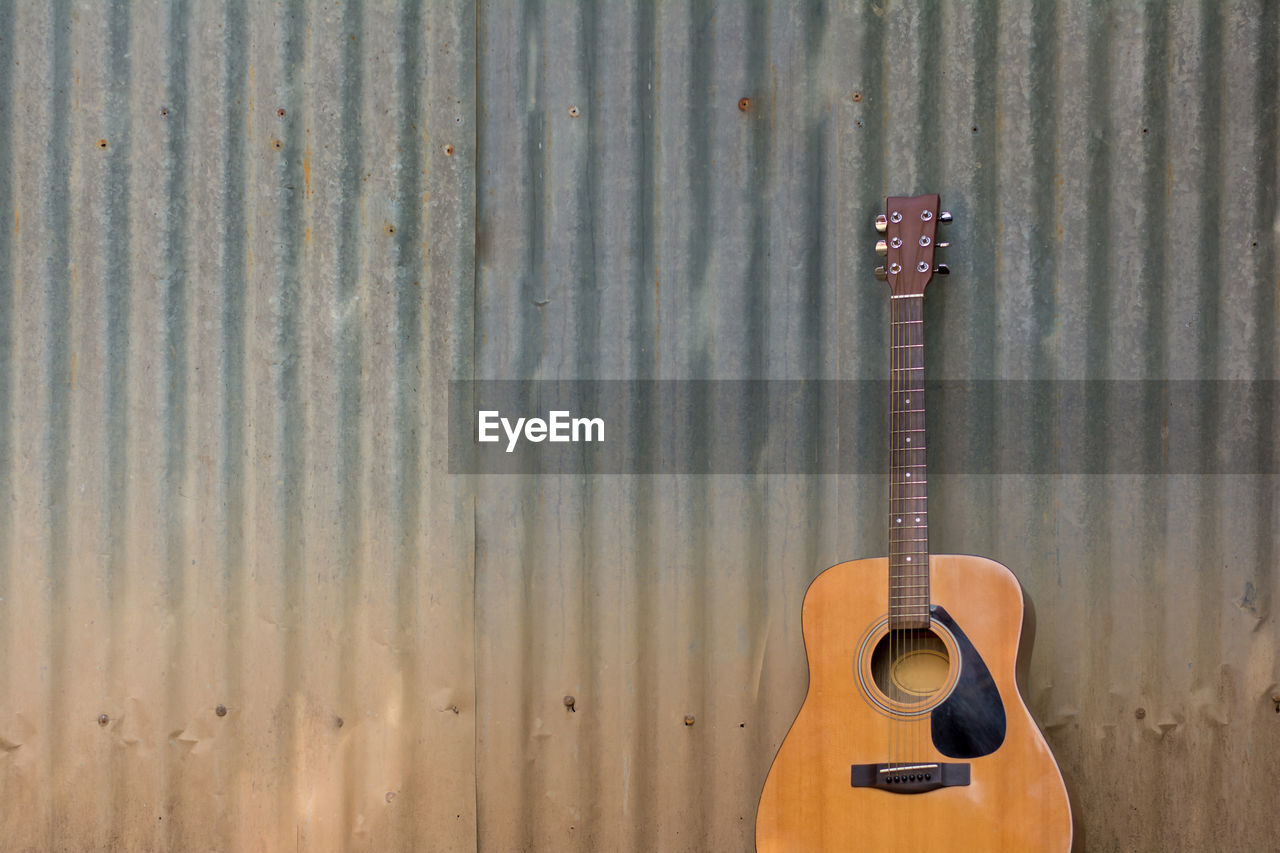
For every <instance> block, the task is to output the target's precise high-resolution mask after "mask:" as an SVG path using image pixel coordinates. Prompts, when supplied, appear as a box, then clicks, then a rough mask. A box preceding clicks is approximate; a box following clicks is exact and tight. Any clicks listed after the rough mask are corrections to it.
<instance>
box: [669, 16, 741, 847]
mask: <svg viewBox="0 0 1280 853" xmlns="http://www.w3.org/2000/svg"><path fill="white" fill-rule="evenodd" d="M714 26H715V17H714V10H713V9H712V8H711V7H710V6H698V5H694V6H692V7H691V8H690V9H689V33H688V44H689V49H690V51H691V53H692V56H691V57H690V62H689V87H690V88H689V92H688V94H687V97H688V108H689V114H688V119H687V123H688V126H689V127H690V128H691V129H692V132H691V134H690V139H689V159H688V163H689V164H690V166H691V171H690V174H689V182H690V187H689V192H690V194H691V195H692V199H691V201H692V210H691V211H690V217H689V219H688V234H687V236H686V242H685V246H686V247H687V248H686V251H687V254H688V257H689V266H688V269H689V281H688V284H687V287H688V291H687V293H688V297H687V298H688V300H689V304H688V309H689V312H688V314H687V315H686V316H684V317H682V319H683V321H684V322H683V323H682V324H681V325H682V327H681V328H677V329H674V330H673V332H674V333H675V334H674V340H675V341H676V342H677V346H679V347H681V348H682V349H683V350H684V352H685V353H686V355H685V356H684V358H683V359H681V361H682V362H683V363H684V364H686V365H687V370H688V373H687V374H686V378H689V379H694V380H701V379H718V378H721V377H720V376H719V374H718V373H717V372H716V368H717V366H718V365H716V364H715V360H714V353H715V342H714V328H715V326H714V317H715V312H714V310H713V309H712V307H711V306H712V295H713V292H714V287H713V284H714V281H713V277H712V274H711V269H710V265H711V252H712V249H713V248H714V246H715V231H714V226H715V224H716V223H715V221H714V220H715V210H714V205H713V203H712V192H711V173H712V166H713V163H712V145H711V143H712V139H713V134H714V131H715V123H714V121H713V116H714V115H715V112H716V110H715V104H714V102H713V101H712V98H711V88H712V83H711V80H712V69H713V68H714V67H715V65H714V62H715V60H716V54H717V49H718V47H719V44H718V43H717V40H716V38H715V32H714ZM726 99H727V98H726ZM675 286H676V287H677V288H679V283H675ZM677 292H678V291H677ZM710 420H711V411H710V407H709V406H708V405H707V403H706V401H705V398H700V399H699V400H698V401H696V402H695V404H694V405H693V406H691V411H690V413H689V424H688V431H687V434H688V435H689V436H692V438H691V441H690V450H691V457H692V458H691V461H692V462H693V464H694V466H695V469H696V466H697V464H698V462H697V460H705V459H706V458H707V451H708V448H707V440H706V433H705V432H704V431H703V430H702V429H701V427H702V425H705V424H707V423H709V422H710ZM682 497H683V499H684V501H687V509H688V511H689V513H690V521H691V522H692V529H691V530H690V531H689V535H688V538H687V539H685V540H684V542H683V543H682V544H683V545H684V547H683V549H681V550H683V551H684V553H683V554H681V555H680V561H679V565H680V566H682V567H687V568H688V569H689V570H690V571H689V572H688V576H687V577H685V578H681V579H678V580H677V581H676V585H675V588H676V589H677V590H682V592H681V593H680V596H681V598H682V599H683V600H684V605H685V606H684V607H683V608H682V610H683V613H682V615H681V618H680V620H679V622H682V623H684V624H678V627H677V630H678V631H679V633H680V635H681V639H683V640H685V641H686V643H687V644H686V645H685V646H684V648H682V649H681V650H680V651H681V654H680V656H679V659H678V662H677V663H676V667H677V671H678V672H680V671H681V670H683V672H680V674H681V675H682V676H683V678H682V679H681V682H682V683H681V684H680V686H681V687H682V688H683V690H682V691H681V692H682V693H683V697H682V698H683V699H684V701H685V705H686V707H688V708H689V709H691V710H692V711H694V714H693V716H694V717H695V718H696V717H697V714H698V712H701V711H703V709H705V708H706V706H707V693H708V691H707V688H706V684H707V671H708V666H709V662H708V660H707V657H708V654H709V648H710V647H709V645H708V643H707V633H708V631H707V627H708V626H707V620H706V619H705V618H704V616H703V614H704V613H705V612H706V606H707V586H708V577H707V575H708V572H706V571H703V570H701V569H702V567H705V566H706V565H707V564H708V561H710V560H711V559H713V556H712V547H713V543H712V540H711V536H710V533H709V531H708V530H707V527H708V522H709V521H710V518H709V517H708V516H709V515H710V514H711V513H710V509H709V508H710V505H711V503H712V501H713V498H714V493H713V490H712V488H711V484H710V483H709V482H708V480H707V478H705V477H698V478H696V479H694V480H693V481H692V482H691V483H689V486H688V489H687V492H686V494H685V495H682ZM677 553H679V552H677ZM690 740H691V742H690V745H689V747H688V749H687V751H686V752H685V759H686V760H685V762H684V767H685V768H686V769H687V775H686V776H685V778H684V779H682V780H680V781H681V782H682V783H683V784H684V785H685V786H687V787H686V790H691V791H706V790H708V785H709V783H710V782H711V780H712V778H713V777H712V776H711V774H710V772H709V771H710V768H709V767H708V766H707V764H708V761H707V755H706V752H707V751H706V749H705V746H704V744H705V743H706V741H705V740H704V739H703V738H700V737H699V738H692V739H690ZM685 815H686V818H685V821H684V823H685V826H684V832H683V833H682V835H685V836H687V837H688V838H689V839H690V841H689V843H690V845H691V846H696V847H698V848H700V849H704V850H705V849H710V848H711V845H709V844H708V839H707V833H708V826H707V810H706V809H704V808H698V809H692V810H689V811H686V812H685ZM667 837H668V838H670V837H671V836H670V835H668V836H667Z"/></svg>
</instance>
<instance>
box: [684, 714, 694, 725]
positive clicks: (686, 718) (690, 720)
mask: <svg viewBox="0 0 1280 853" xmlns="http://www.w3.org/2000/svg"><path fill="white" fill-rule="evenodd" d="M684 724H685V725H686V726H692V725H693V714H685V716H684Z"/></svg>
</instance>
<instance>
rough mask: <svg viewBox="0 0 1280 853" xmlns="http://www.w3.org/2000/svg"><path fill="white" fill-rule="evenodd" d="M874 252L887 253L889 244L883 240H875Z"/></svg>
mask: <svg viewBox="0 0 1280 853" xmlns="http://www.w3.org/2000/svg"><path fill="white" fill-rule="evenodd" d="M876 254H877V255H887V254H889V244H888V243H886V242H885V241H884V240H877V241H876Z"/></svg>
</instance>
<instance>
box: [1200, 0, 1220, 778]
mask: <svg viewBox="0 0 1280 853" xmlns="http://www.w3.org/2000/svg"><path fill="white" fill-rule="evenodd" d="M1223 15H1224V11H1223V8H1222V5H1221V4H1219V3H1216V2H1214V0H1202V2H1201V3H1200V21H1201V32H1200V50H1199V54H1200V56H1203V57H1212V58H1216V60H1217V61H1209V62H1206V63H1205V64H1204V65H1203V66H1202V67H1203V69H1204V77H1203V79H1202V81H1201V83H1202V87H1203V88H1202V89H1201V91H1200V105H1199V106H1200V116H1201V120H1200V128H1199V134H1198V136H1199V138H1200V139H1201V140H1203V150H1202V153H1201V161H1200V162H1201V170H1202V171H1201V174H1200V181H1199V187H1198V189H1199V194H1198V195H1199V201H1200V209H1199V211H1198V213H1199V216H1198V218H1199V221H1200V222H1201V223H1203V224H1204V225H1205V227H1204V229H1203V230H1202V231H1201V233H1200V234H1199V240H1198V241H1197V244H1196V245H1197V246H1198V248H1199V250H1200V251H1199V271H1200V274H1201V275H1202V276H1203V279H1202V280H1203V281H1204V283H1205V286H1202V287H1201V288H1200V289H1199V294H1200V304H1199V305H1198V306H1197V309H1198V310H1197V311H1196V315H1197V317H1198V318H1199V319H1200V324H1201V325H1200V329H1198V330H1197V331H1198V332H1199V333H1200V334H1199V335H1197V337H1198V338H1199V340H1202V341H1204V342H1205V345H1204V346H1203V347H1202V349H1201V350H1200V353H1201V362H1200V367H1199V370H1198V372H1197V375H1198V376H1200V377H1203V378H1208V379H1219V378H1221V376H1222V374H1221V361H1220V355H1221V353H1222V350H1223V349H1224V345H1223V344H1221V343H1220V342H1221V340H1222V339H1221V334H1222V320H1221V315H1220V310H1219V299H1220V295H1219V289H1220V287H1221V285H1222V284H1223V273H1222V260H1223V259H1222V230H1223V225H1222V223H1223V219H1222V216H1223V199H1222V181H1223V166H1222V164H1223V156H1224V150H1223V148H1224V142H1226V140H1225V139H1224V136H1225V133H1226V131H1225V128H1224V125H1223V114H1222V101H1223V98H1224V96H1225V95H1226V94H1227V93H1226V91H1225V90H1224V80H1225V77H1224V74H1223V71H1222V64H1221V63H1222V59H1223V56H1224V48H1225V46H1226V41H1225V34H1224V26H1223V20H1222V16H1223ZM1215 285H1216V286H1215ZM1201 399H1202V400H1203V403H1204V405H1203V406H1202V408H1201V411H1202V412H1203V413H1204V417H1203V419H1202V420H1201V423H1200V424H1199V427H1200V441H1201V446H1202V447H1203V448H1204V453H1205V455H1206V458H1212V456H1213V453H1214V452H1215V451H1214V444H1215V442H1216V436H1218V435H1221V432H1222V427H1223V426H1224V424H1223V423H1222V419H1221V417H1220V415H1221V410H1220V404H1219V399H1218V385H1217V384H1216V383H1214V382H1209V383H1206V384H1205V386H1204V389H1203V391H1202V392H1201ZM1201 485H1202V488H1201V491H1200V499H1201V505H1200V510H1201V511H1200V512H1199V513H1197V516H1198V519H1197V524H1198V527H1199V530H1198V531H1197V536H1196V541H1197V543H1198V544H1199V548H1200V552H1199V553H1198V554H1197V555H1196V556H1197V561H1196V562H1197V565H1199V566H1200V570H1199V571H1197V572H1195V583H1196V587H1197V588H1196V593H1197V600H1199V601H1203V602H1208V601H1213V600H1215V599H1216V598H1217V597H1218V596H1220V595H1221V594H1222V560H1221V558H1220V557H1219V555H1220V554H1221V547H1220V544H1221V543H1220V539H1219V535H1220V530H1219V525H1220V517H1219V513H1218V512H1217V510H1218V508H1219V507H1220V506H1221V494H1220V489H1221V485H1220V480H1219V478H1217V477H1205V478H1204V481H1203V483H1202V484H1201ZM1219 618H1220V617H1219V611H1218V608H1216V607H1201V608H1197V613H1196V617H1195V619H1196V624H1195V636H1196V643H1195V649H1196V650H1197V652H1198V654H1197V656H1196V666H1195V667H1194V676H1193V681H1192V685H1193V687H1196V688H1203V687H1206V686H1208V685H1213V689H1214V690H1215V691H1216V690H1217V687H1218V685H1219V683H1220V678H1221V661H1222V644H1221V638H1220V636H1219V630H1220V624H1219ZM1218 764H1219V762H1210V766H1208V767H1204V768H1203V770H1204V771H1205V772H1206V773H1208V774H1209V775H1208V776H1205V777H1204V778H1205V782H1206V784H1213V783H1216V782H1218V781H1220V779H1221V769H1220V768H1219V767H1218Z"/></svg>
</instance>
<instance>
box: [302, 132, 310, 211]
mask: <svg viewBox="0 0 1280 853" xmlns="http://www.w3.org/2000/svg"><path fill="white" fill-rule="evenodd" d="M302 184H303V191H302V197H303V198H311V146H309V145H308V146H307V150H306V151H305V152H303V154H302Z"/></svg>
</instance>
